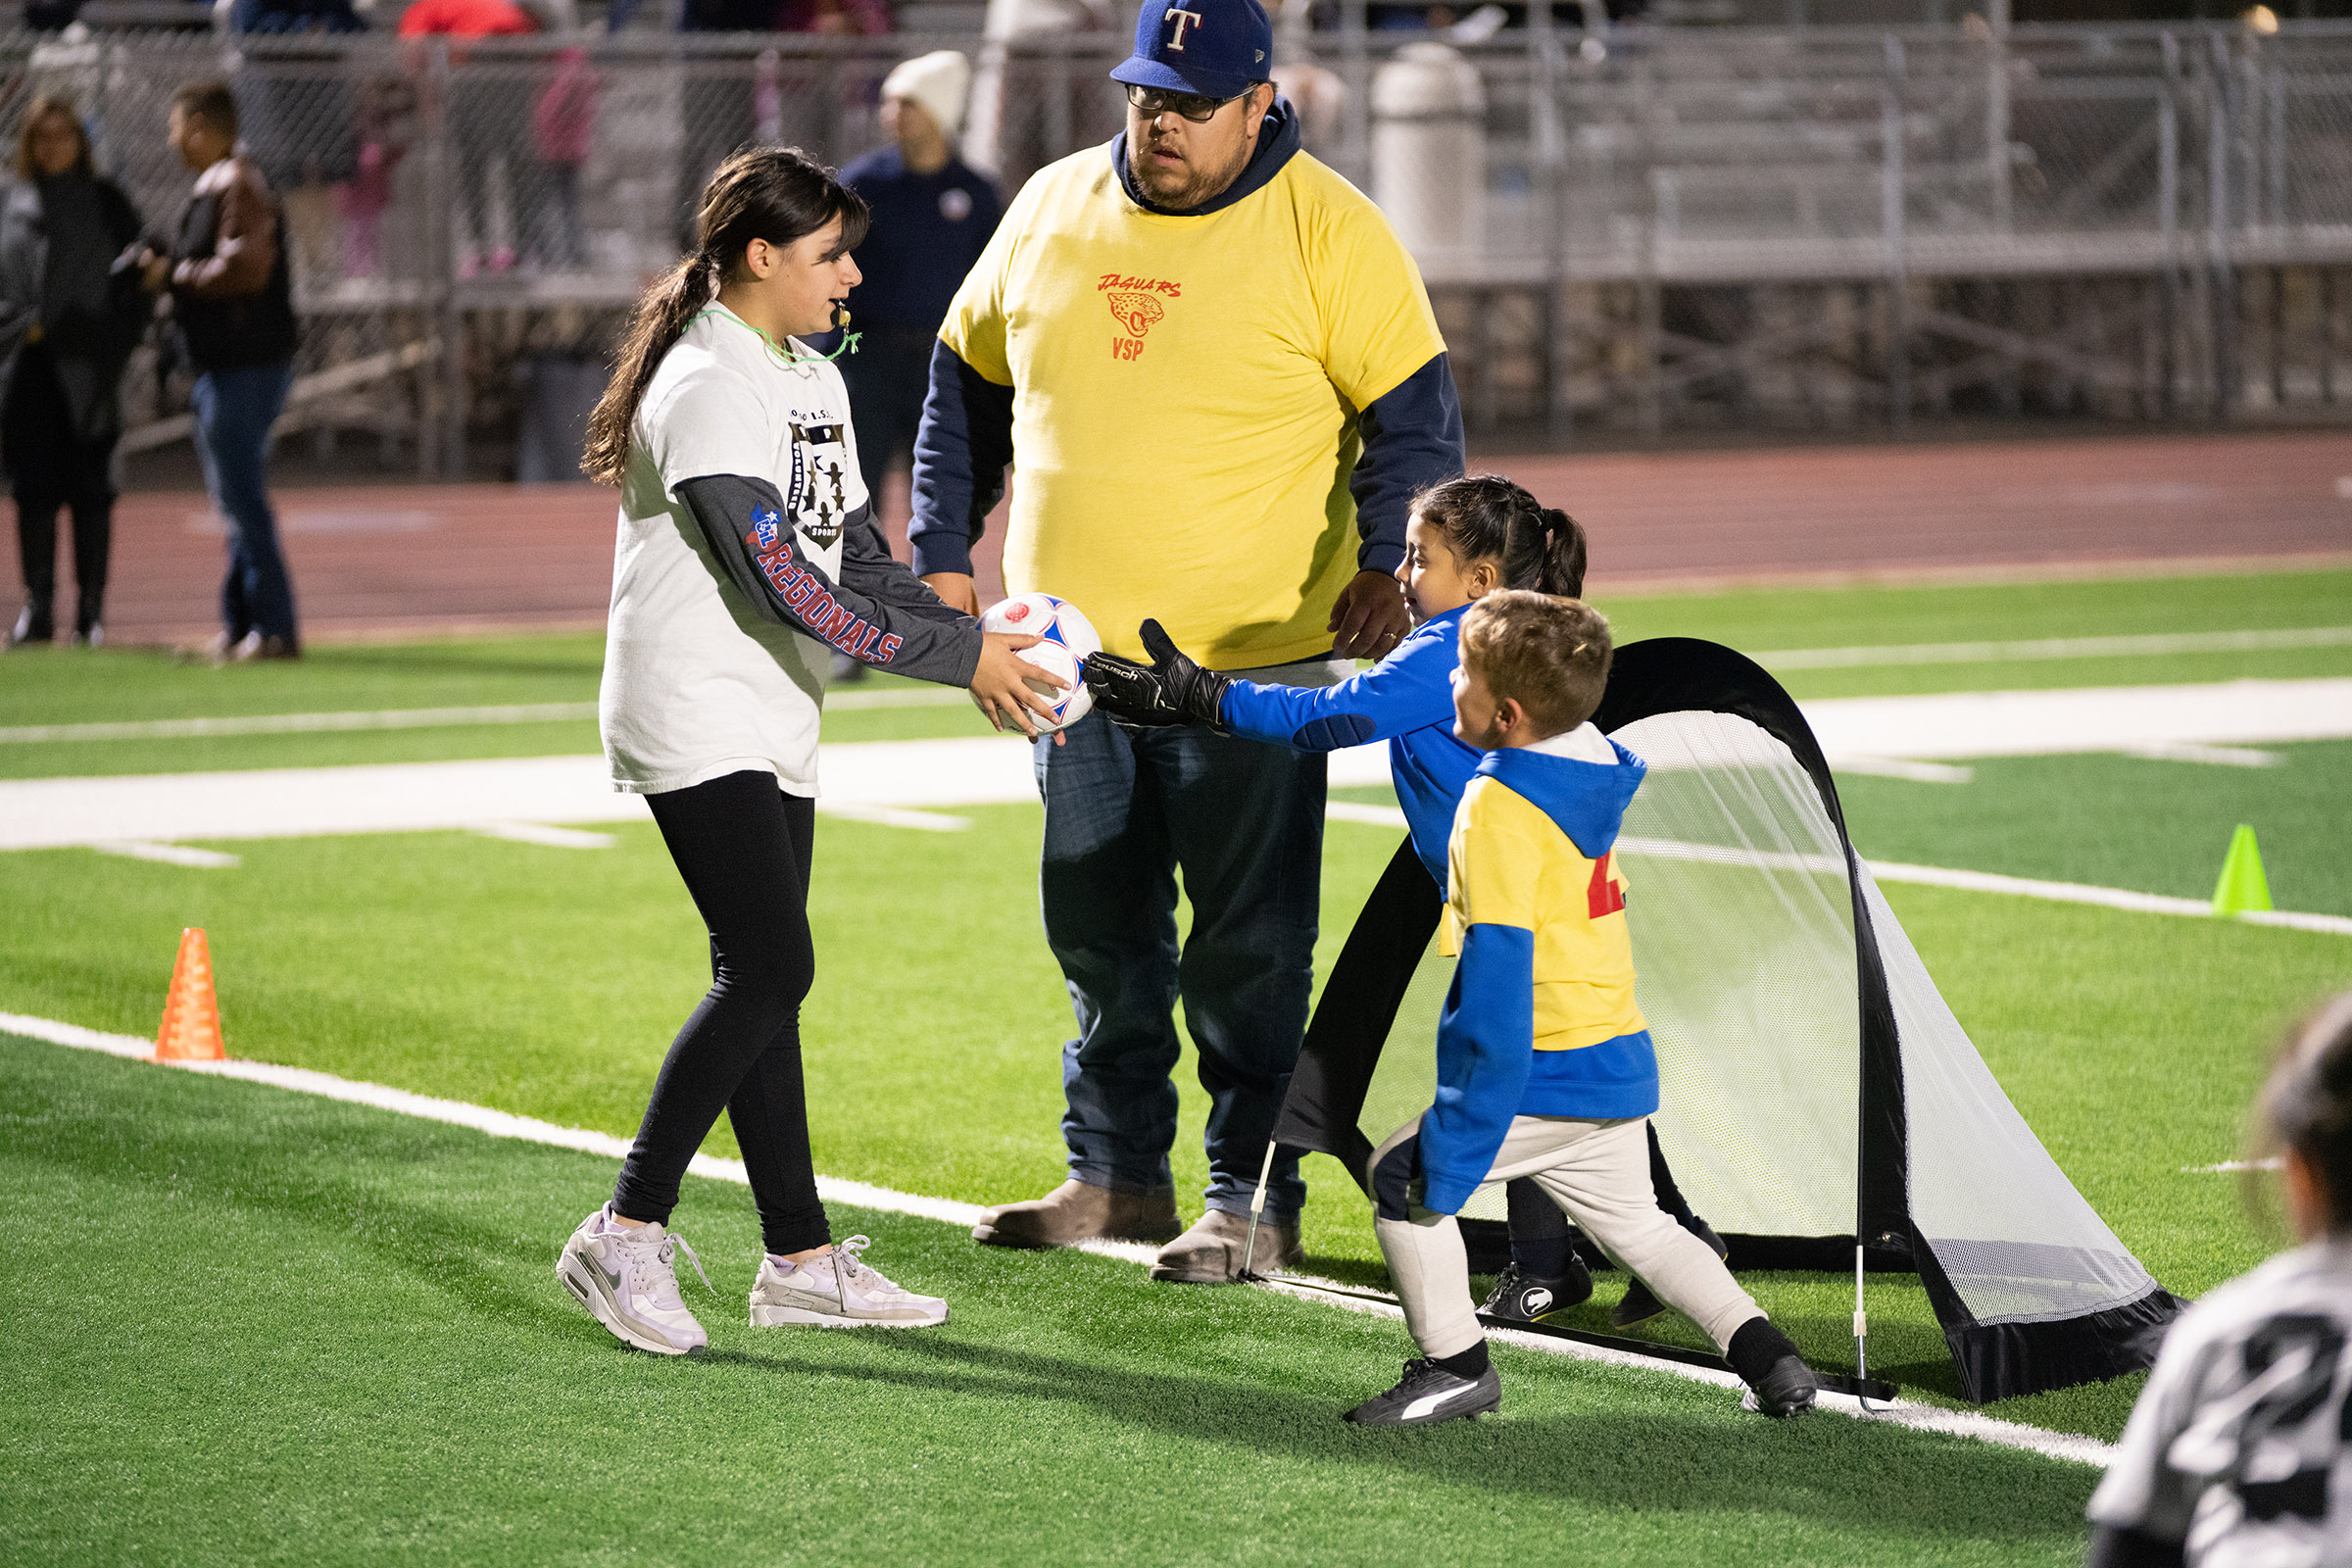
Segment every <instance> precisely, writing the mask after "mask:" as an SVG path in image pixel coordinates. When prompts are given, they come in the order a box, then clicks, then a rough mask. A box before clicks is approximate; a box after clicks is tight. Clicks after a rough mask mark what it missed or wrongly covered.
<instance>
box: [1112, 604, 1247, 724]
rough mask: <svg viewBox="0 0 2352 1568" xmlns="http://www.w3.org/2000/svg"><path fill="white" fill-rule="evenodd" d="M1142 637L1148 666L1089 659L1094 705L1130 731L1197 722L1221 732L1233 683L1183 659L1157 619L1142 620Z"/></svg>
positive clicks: (1128, 662)
mask: <svg viewBox="0 0 2352 1568" xmlns="http://www.w3.org/2000/svg"><path fill="white" fill-rule="evenodd" d="M1142 633H1143V639H1144V650H1145V652H1147V653H1149V654H1150V655H1151V656H1152V662H1151V663H1149V664H1139V663H1137V662H1135V661H1134V660H1132V659H1121V658H1120V657H1119V656H1118V655H1116V654H1089V655H1088V656H1087V658H1086V687H1087V690H1089V691H1091V692H1093V693H1094V694H1095V702H1096V704H1097V705H1098V706H1099V707H1101V708H1102V710H1103V711H1104V712H1106V713H1108V714H1109V715H1110V716H1111V717H1112V718H1113V719H1115V720H1117V721H1118V722H1119V723H1121V724H1124V725H1126V726H1127V727H1128V728H1130V729H1166V728H1168V727H1170V726H1171V725H1176V724H1200V725H1204V726H1206V727H1207V728H1209V729H1213V730H1216V731H1218V732H1219V733H1220V734H1221V733H1223V731H1224V728H1225V721H1224V714H1223V711H1222V710H1223V708H1224V705H1225V688H1226V687H1228V686H1230V685H1232V684H1233V682H1231V681H1230V680H1228V679H1226V678H1225V677H1224V676H1223V675H1220V674H1218V673H1217V672H1216V671H1215V670H1212V669H1202V668H1201V666H1200V665H1199V664H1196V663H1194V662H1192V661H1191V660H1190V659H1187V658H1186V657H1185V656H1184V653H1183V651H1182V650H1181V649H1179V648H1178V647H1177V646H1176V644H1175V643H1174V642H1173V641H1172V640H1170V638H1169V636H1168V634H1167V632H1166V631H1164V630H1162V629H1161V627H1160V624H1159V622H1158V621H1156V620H1147V621H1145V622H1144V624H1143V628H1142Z"/></svg>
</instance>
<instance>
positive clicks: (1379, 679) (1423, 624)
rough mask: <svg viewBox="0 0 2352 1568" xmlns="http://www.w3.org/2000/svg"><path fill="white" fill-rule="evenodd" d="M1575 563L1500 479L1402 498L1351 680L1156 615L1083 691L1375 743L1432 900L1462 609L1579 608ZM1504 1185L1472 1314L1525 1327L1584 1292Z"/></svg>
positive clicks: (1261, 726)
mask: <svg viewBox="0 0 2352 1568" xmlns="http://www.w3.org/2000/svg"><path fill="white" fill-rule="evenodd" d="M1585 555H1586V545H1585V530H1584V528H1583V527H1582V526H1581V525H1580V524H1579V523H1578V522H1577V520H1576V519H1575V518H1574V517H1571V516H1570V515H1568V514H1566V513H1565V512H1562V511H1560V510H1559V509H1558V508H1557V507H1546V506H1544V504H1543V503H1542V502H1540V501H1538V500H1537V499H1536V498H1535V497H1534V496H1532V495H1530V494H1529V493H1528V492H1527V491H1526V490H1525V489H1524V488H1523V487H1521V486H1519V485H1517V484H1514V483H1512V482H1511V481H1510V480H1508V479H1506V478H1503V477H1502V476H1501V475H1500V474H1494V473H1482V474H1473V475H1470V476H1468V477H1466V478H1460V479H1447V480H1446V481H1445V482H1443V483H1441V484H1435V485H1432V486H1430V487H1429V488H1428V489H1426V490H1424V491H1422V492H1421V493H1420V494H1419V495H1417V496H1415V497H1414V498H1413V506H1412V513H1411V516H1410V518H1409V519H1408V520H1407V522H1406V524H1405V546H1404V560H1403V561H1402V562H1401V563H1399V564H1398V565H1397V581H1398V582H1399V583H1401V584H1402V585H1403V588H1404V602H1405V608H1406V609H1407V610H1409V611H1410V612H1411V613H1412V617H1413V629H1412V631H1411V632H1409V633H1408V634H1407V635H1406V636H1405V639H1404V641H1402V642H1401V643H1398V644H1397V648H1396V650H1395V651H1394V652H1392V653H1391V654H1390V655H1389V656H1388V657H1387V658H1385V659H1383V660H1382V661H1381V662H1379V663H1377V664H1374V665H1373V666H1372V667H1371V668H1370V669H1367V670H1365V671H1364V672H1363V673H1362V674H1359V675H1357V676H1355V677H1353V678H1352V679H1349V680H1345V681H1342V682H1340V683H1339V684H1338V685H1336V686H1327V687H1322V688H1320V689H1318V688H1314V687H1299V686H1263V685H1258V684H1255V683H1253V682H1250V681H1239V680H1233V679H1230V678H1229V677H1227V676H1224V675H1220V674H1217V673H1215V672H1214V671H1212V670H1206V669H1202V668H1201V666H1200V665H1199V664H1197V663H1196V662H1193V661H1192V660H1190V659H1188V658H1186V657H1185V656H1184V654H1183V653H1182V652H1180V651H1179V650H1178V649H1177V648H1176V646H1175V645H1174V644H1173V643H1172V642H1170V641H1169V640H1168V637H1167V635H1166V633H1165V632H1163V631H1162V630H1161V629H1160V625H1159V622H1158V621H1156V620H1147V621H1145V622H1144V625H1143V641H1144V646H1145V647H1146V648H1147V649H1148V650H1149V651H1150V652H1151V653H1152V661H1153V662H1152V663H1151V664H1138V663H1135V662H1132V661H1128V660H1122V659H1118V658H1115V657H1113V656H1111V655H1109V654H1095V655H1091V656H1090V657H1089V658H1088V659H1087V662H1086V683H1087V685H1088V687H1089V688H1090V689H1092V690H1093V692H1094V694H1095V702H1096V704H1097V706H1099V707H1101V708H1103V710H1104V711H1107V712H1109V714H1110V715H1111V716H1112V717H1113V718H1115V719H1118V720H1120V721H1122V722H1124V723H1130V724H1139V725H1155V724H1177V723H1192V724H1204V725H1210V726H1214V727H1216V728H1220V729H1223V730H1226V731H1228V732H1230V733H1232V734H1235V735H1244V736H1248V737H1250V739H1252V740H1261V741H1269V742H1272V743H1274V744H1276V745H1280V746H1294V747H1297V748H1299V750H1301V751H1312V752H1328V751H1335V750H1337V749H1339V748H1340V747H1343V746H1361V745H1364V744H1366V743H1368V742H1371V741H1378V740H1385V741H1387V742H1388V743H1389V777H1390V779H1391V781H1392V782H1393V783H1394V785H1395V786H1396V790H1397V805H1398V806H1399V807H1401V808H1403V810H1404V820H1405V825H1406V828H1407V830H1408V831H1409V832H1410V834H1411V836H1412V846H1413V850H1414V853H1415V854H1416V855H1417V856H1418V857H1419V858H1420V861H1421V863H1422V865H1423V866H1424V867H1426V868H1427V870H1428V871H1429V875H1430V879H1431V882H1432V884H1433V885H1432V887H1431V889H1430V896H1431V898H1432V899H1433V901H1434V900H1435V899H1437V898H1439V897H1441V896H1442V895H1443V893H1444V891H1445V888H1446V845H1447V840H1448V839H1449V838H1450V836H1451V834H1452V830H1453V812H1454V808H1455V807H1457V806H1459V805H1460V804H1461V799H1462V792H1463V791H1464V790H1466V789H1468V788H1469V786H1470V779H1471V776H1472V775H1473V774H1474V773H1476V772H1477V771H1478V765H1479V762H1480V761H1481V760H1483V758H1484V756H1485V754H1484V753H1482V752H1480V751H1478V750H1477V749H1476V748H1474V747H1472V746H1470V745H1468V744H1466V743H1464V742H1463V741H1461V740H1460V739H1458V738H1457V737H1456V736H1455V735H1454V732H1453V723H1454V714H1453V673H1454V670H1455V669H1456V668H1457V667H1458V666H1459V665H1460V663H1461V655H1460V650H1459V647H1458V644H1457V638H1456V634H1457V633H1458V631H1459V630H1460V626H1461V619H1462V616H1463V614H1464V613H1467V612H1468V610H1469V609H1470V607H1471V606H1472V605H1473V604H1475V603H1477V602H1478V601H1479V600H1481V599H1483V598H1485V597H1486V596H1487V595H1488V594H1491V593H1493V592H1495V590H1497V589H1501V588H1522V589H1533V590H1534V591H1536V592H1538V593H1545V594H1552V595H1556V596H1558V597H1560V598H1563V599H1581V598H1582V597H1583V596H1584V591H1585ZM1556 740H1557V742H1558V744H1560V745H1563V746H1570V747H1574V746H1584V747H1587V748H1590V749H1591V750H1590V753H1589V755H1591V756H1592V757H1593V760H1600V761H1608V762H1610V763H1612V764H1613V763H1614V761H1615V758H1614V755H1613V754H1611V753H1610V751H1609V746H1608V742H1607V740H1606V739H1605V738H1603V737H1602V736H1601V735H1600V732H1599V731H1598V730H1595V729H1593V726H1592V725H1590V724H1586V725H1584V726H1582V727H1580V728H1579V729H1577V730H1575V731H1572V732H1571V733H1570V734H1569V735H1567V736H1562V737H1557V738H1556ZM1543 744H1544V745H1545V746H1550V745H1553V744H1554V742H1553V741H1545V742H1544V743H1543ZM1572 755H1573V753H1572ZM1649 1140H1650V1142H1649V1152H1650V1183H1651V1186H1652V1188H1653V1189H1654V1190H1655V1192H1656V1194H1657V1198H1658V1206H1659V1207H1661V1208H1663V1209H1665V1210H1666V1212H1667V1213H1669V1214H1671V1215H1673V1216H1674V1218H1675V1219H1676V1220H1677V1221H1678V1222H1679V1223H1681V1225H1682V1226H1683V1227H1684V1228H1685V1229H1686V1230H1688V1231H1690V1232H1691V1234H1692V1235H1694V1236H1696V1237H1697V1238H1698V1239H1699V1240H1700V1241H1702V1242H1705V1243H1706V1244H1707V1245H1708V1246H1710V1247H1712V1248H1713V1249H1714V1250H1715V1251H1716V1254H1717V1255H1718V1256H1721V1255H1723V1253H1724V1245H1723V1242H1722V1240H1721V1239H1720V1238H1718V1237H1717V1236H1716V1234H1715V1232H1714V1231H1713V1230H1712V1229H1711V1228H1710V1227H1709V1226H1708V1225H1707V1222H1706V1221H1705V1220H1703V1219H1700V1218H1699V1217H1698V1216H1697V1215H1696V1214H1693V1213H1692V1212H1691V1206H1690V1204H1689V1203H1687V1202H1685V1201H1683V1196H1682V1194H1681V1192H1680V1191H1679V1190H1678V1189H1677V1188H1676V1186H1675V1183H1674V1175H1673V1172H1672V1171H1671V1170H1669V1169H1668V1168H1667V1164H1666V1157H1665V1154H1664V1153H1663V1152H1661V1151H1660V1150H1659V1148H1658V1142H1657V1132H1656V1130H1655V1128H1654V1127H1653V1128H1652V1129H1651V1131H1650V1135H1649ZM1507 1192H1508V1198H1509V1204H1510V1216H1511V1255H1512V1263H1511V1266H1510V1268H1509V1269H1508V1270H1506V1271H1505V1273H1504V1274H1503V1276H1502V1278H1501V1279H1500V1280H1499V1281H1497V1282H1496V1284H1495V1289H1494V1291H1493V1292H1492V1293H1491V1294H1490V1295H1489V1297H1488V1299H1487V1300H1486V1303H1485V1304H1484V1306H1482V1307H1481V1310H1482V1311H1485V1312H1488V1313H1491V1314H1494V1315H1495V1316H1498V1317H1506V1318H1518V1319H1521V1320H1526V1319H1529V1318H1534V1317H1540V1316H1542V1315H1544V1313H1547V1312H1552V1311H1556V1310H1558V1309H1560V1308H1562V1307H1568V1306H1574V1305H1576V1304H1577V1303H1578V1302H1580V1301H1583V1300H1584V1299H1586V1298H1588V1297H1590V1296H1591V1295H1592V1294H1593V1275H1592V1272H1591V1270H1590V1269H1589V1268H1588V1267H1587V1266H1586V1264H1585V1263H1584V1262H1583V1261H1582V1260H1581V1259H1580V1258H1578V1256H1577V1255H1576V1251H1575V1248H1574V1246H1573V1242H1572V1238H1571V1236H1570V1234H1569V1230H1568V1222H1567V1220H1566V1219H1565V1218H1564V1217H1563V1216H1562V1215H1561V1213H1560V1211H1559V1209H1558V1208H1557V1207H1556V1206H1554V1205H1553V1203H1552V1201H1551V1200H1550V1199H1549V1198H1547V1197H1545V1196H1544V1194H1543V1192H1542V1190H1541V1189H1540V1188H1538V1187H1537V1186H1536V1184H1535V1183H1534V1182H1532V1181H1517V1182H1512V1183H1510V1184H1509V1185H1508V1189H1507ZM1664 1310H1665V1307H1664V1306H1663V1305H1662V1304H1660V1303H1659V1301H1658V1299H1657V1298H1656V1297H1655V1296H1653V1295H1651V1294H1650V1291H1649V1289H1648V1287H1646V1286H1644V1285H1643V1284H1642V1282H1641V1281H1640V1280H1635V1281H1633V1282H1632V1284H1631V1286H1630V1287H1629V1288H1628V1290H1627V1292H1626V1295H1625V1297H1624V1299H1621V1300H1620V1301H1619V1303H1618V1305H1617V1307H1616V1308H1615V1309H1614V1314H1613V1316H1614V1319H1615V1321H1616V1322H1618V1323H1619V1324H1621V1325H1625V1324H1633V1323H1640V1322H1643V1321H1645V1320H1647V1319H1648V1318H1651V1317H1655V1316H1657V1315H1658V1314H1659V1313H1661V1312H1663V1311H1664Z"/></svg>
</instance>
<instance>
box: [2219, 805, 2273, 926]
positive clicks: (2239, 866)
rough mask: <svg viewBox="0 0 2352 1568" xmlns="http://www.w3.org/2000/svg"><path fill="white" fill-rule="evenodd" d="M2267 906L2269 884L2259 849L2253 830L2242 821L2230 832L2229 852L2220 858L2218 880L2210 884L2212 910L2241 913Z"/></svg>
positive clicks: (2269, 899) (2223, 912)
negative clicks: (2263, 870) (2220, 875)
mask: <svg viewBox="0 0 2352 1568" xmlns="http://www.w3.org/2000/svg"><path fill="white" fill-rule="evenodd" d="M2269 907H2271V884H2270V882H2269V880H2268V879H2267V878H2265V877H2264V876H2263V874H2262V851H2261V850H2260V849H2259V848H2257V847H2256V845H2255V843H2254V830H2253V829H2252V828H2250V827H2248V826H2246V824H2244V823H2243V822H2240V823H2239V824H2238V825H2237V831H2236V832H2234V833H2232V834H2230V835H2229V856H2228V857H2227V858H2225V859H2224V860H2223V861H2222V879H2221V880H2220V881H2219V882H2216V883H2215V884H2214V885H2213V912H2214V913H2216V914H2243V913H2245V912H2246V911H2247V910H2249V909H2267V908H2269Z"/></svg>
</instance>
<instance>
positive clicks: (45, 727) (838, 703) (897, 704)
mask: <svg viewBox="0 0 2352 1568" xmlns="http://www.w3.org/2000/svg"><path fill="white" fill-rule="evenodd" d="M970 701H971V699H970V698H969V697H966V696H965V695H964V694H963V693H962V692H960V691H952V690H950V689H948V688H947V687H944V686H941V687H920V688H916V689H914V690H911V691H875V692H866V691H846V692H832V693H829V694H828V695H827V696H826V698H825V707H826V708H828V709H830V710H833V711H837V712H839V711H864V710H867V709H876V708H956V707H960V706H962V705H964V704H967V703H969V702H970ZM594 717H596V704H594V703H520V704H506V705H494V706H491V707H486V708H383V709H360V710H355V711H349V712H339V713H253V714H247V715H244V716H242V717H235V718H147V719H124V720H121V721H117V722H109V723H90V724H18V725H14V726H9V727H0V746H30V745H37V744H40V743H42V742H47V741H166V740H189V739H196V738H202V737H209V736H215V735H309V734H318V733H320V732H330V731H336V730H367V729H454V728H462V727H465V726H466V725H472V724H552V723H565V722H571V721H574V720H578V719H584V718H594Z"/></svg>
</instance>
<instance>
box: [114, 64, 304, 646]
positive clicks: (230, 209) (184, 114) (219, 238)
mask: <svg viewBox="0 0 2352 1568" xmlns="http://www.w3.org/2000/svg"><path fill="white" fill-rule="evenodd" d="M236 145H237V103H236V100H235V98H233V97H231V96H230V94H229V90H228V88H227V86H226V85H224V84H222V83H220V82H206V83H199V84H197V85H194V86H188V87H182V88H181V89H180V90H179V91H178V92H177V93H175V94H173V95H172V150H173V151H174V152H176V153H178V154H179V158H180V162H182V163H183V164H185V165H187V167H188V168H190V169H192V170H194V171H196V188H195V190H194V191H193V192H192V193H191V194H190V196H189V198H188V205H187V207H186V208H185V209H184V210H183V211H182V212H181V214H180V220H179V233H178V235H177V237H176V238H175V239H173V241H172V254H171V255H170V256H168V257H159V256H155V255H154V254H153V253H152V252H151V253H149V255H148V257H147V278H148V286H149V287H151V288H157V289H160V288H163V287H165V286H166V285H167V284H168V285H169V287H170V288H171V291H172V319H173V322H174V324H175V327H176V330H177V331H178V333H179V339H180V344H181V347H182V349H183V350H184V352H185V353H186V355H187V359H188V363H189V364H190V365H191V366H193V367H194V368H195V370H196V387H195V393H194V396H193V400H192V401H193V403H194V406H195V415H196V451H197V455H198V456H199V457H200V458H202V459H203V460H204V483H205V488H206V489H207V490H209V491H210V492H212V498H213V505H214V507H215V508H216V509H217V510H218V511H219V512H220V513H221V515H222V516H223V517H226V518H227V519H228V575H227V577H226V579H225V580H223V581H222V583H221V635H220V636H219V637H218V638H216V639H215V640H214V643H213V646H212V649H211V654H212V656H213V658H214V660H215V661H216V662H228V661H232V660H245V659H293V658H296V657H298V656H299V655H300V654H301V653H302V638H301V634H300V633H299V632H298V631H297V630H296V629H295V623H294V587H293V584H292V582H291V581H290V580H289V579H288V578H287V575H286V563H285V558H284V557H283V556H282V555H280V554H279V553H278V548H277V518H276V517H275V516H274V515H272V514H271V512H270V491H269V484H268V476H267V472H266V463H267V459H268V455H269V445H270V425H271V424H272V423H274V422H276V419H277V416H278V411H279V410H281V409H283V408H284V407H285V403H286V389H287V387H288V386H289V385H290V384H291V383H292V382H293V379H294V342H295V326H294V297H293V287H292V283H291V280H290V278H289V276H288V273H287V269H286V255H285V246H284V244H283V243H282V236H283V234H284V230H285V225H284V223H283V221H281V218H280V215H279V212H278V207H277V200H276V198H275V197H273V196H271V195H270V186H269V183H268V181H266V180H264V179H263V178H262V174H261V172H260V171H259V170H257V169H256V168H254V166H253V165H252V163H250V162H249V161H248V160H246V159H244V158H240V157H238V156H237V155H236Z"/></svg>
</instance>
